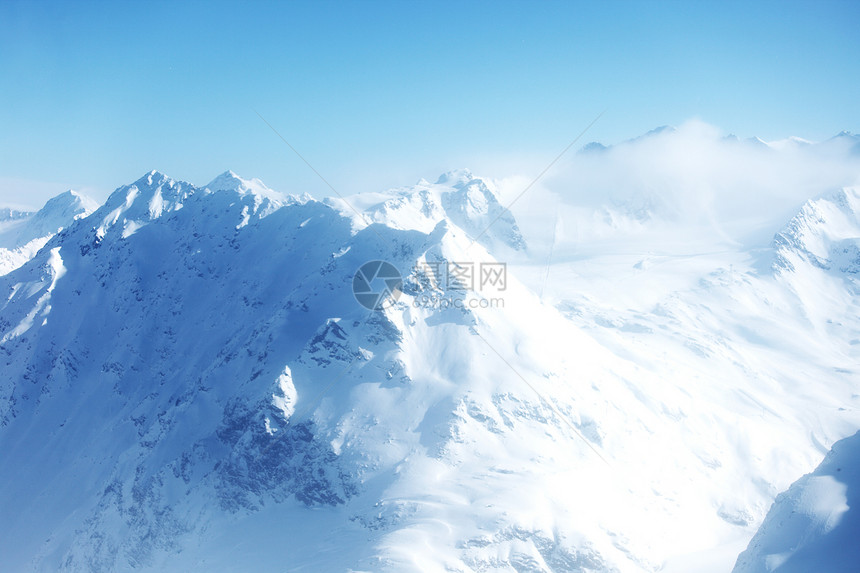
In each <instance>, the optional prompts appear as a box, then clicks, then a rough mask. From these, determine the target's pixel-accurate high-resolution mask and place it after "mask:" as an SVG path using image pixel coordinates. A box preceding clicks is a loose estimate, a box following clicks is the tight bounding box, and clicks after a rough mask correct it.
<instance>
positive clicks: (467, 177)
mask: <svg viewBox="0 0 860 573" xmlns="http://www.w3.org/2000/svg"><path fill="white" fill-rule="evenodd" d="M474 178H475V176H474V175H472V172H471V171H470V170H469V169H467V168H465V167H463V168H462V169H453V170H451V171H447V172H445V173H443V174H442V175H440V176H439V179H437V180H436V185H449V186H451V187H457V186H459V185H463V184H465V183H468V182H469V181H471V180H472V179H474Z"/></svg>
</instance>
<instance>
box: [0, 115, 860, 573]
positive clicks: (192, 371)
mask: <svg viewBox="0 0 860 573" xmlns="http://www.w3.org/2000/svg"><path fill="white" fill-rule="evenodd" d="M657 136H659V137H664V135H662V132H660V133H658V134H657V135H655V136H653V137H651V139H654V138H656V137H657ZM237 180H239V182H238V183H237V182H236V181H237ZM243 181H246V180H241V178H238V176H235V174H232V173H230V172H228V173H227V174H225V175H222V176H220V177H219V178H217V179H216V180H215V181H213V182H212V183H210V184H209V185H207V186H204V187H202V188H198V187H195V186H194V185H191V184H188V183H184V182H179V181H174V180H173V179H171V178H169V177H167V176H165V175H163V174H160V173H158V172H151V173H149V174H147V175H145V176H144V177H143V178H141V179H140V180H138V181H136V182H135V183H133V184H131V185H128V186H124V187H121V188H119V189H117V190H116V191H115V192H114V193H113V194H112V195H111V197H110V198H109V199H108V200H107V201H106V203H105V205H103V206H102V207H101V208H99V209H98V210H97V211H96V212H94V213H92V214H91V215H89V216H88V217H86V218H83V219H79V220H77V221H75V222H74V223H73V224H72V225H70V226H69V227H68V228H67V229H66V230H65V231H64V232H63V233H61V234H60V235H58V236H56V237H54V238H53V239H51V240H50V241H48V243H47V244H46V246H45V248H43V249H42V250H40V251H39V252H38V254H36V255H35V257H33V258H32V260H30V261H28V262H26V263H25V264H24V265H23V266H21V267H20V268H18V269H17V270H14V271H12V272H9V273H8V274H6V275H4V276H2V277H0V292H2V294H3V297H2V299H0V300H2V302H0V337H2V338H3V341H2V342H0V360H2V361H3V369H2V374H0V452H2V455H3V460H4V463H3V464H2V465H0V515H2V516H4V518H3V520H2V522H0V565H2V567H0V568H2V569H4V570H10V571H28V570H35V571H115V570H118V571H127V570H132V569H133V570H135V571H207V572H209V571H237V570H243V571H245V570H248V571H593V572H597V571H600V572H608V571H623V572H627V571H630V572H634V571H691V570H696V571H708V570H712V571H727V570H730V568H731V567H732V564H733V563H734V562H735V559H736V557H737V555H738V552H740V551H741V550H742V549H743V548H744V547H745V546H746V544H747V543H748V542H749V540H750V539H751V538H752V536H753V534H754V533H755V531H756V529H757V528H758V526H759V525H760V524H761V523H762V520H763V519H764V518H765V515H766V513H767V511H768V508H769V507H770V506H771V504H772V503H773V501H774V499H775V497H776V496H777V494H778V493H779V492H781V491H783V490H785V489H786V488H787V487H788V486H789V485H790V484H791V483H792V482H793V481H795V480H796V479H797V478H798V477H799V476H801V475H803V474H804V473H807V472H809V471H811V470H812V469H813V468H814V467H815V466H816V464H817V463H818V462H819V461H820V460H821V457H822V456H823V455H824V454H825V453H826V452H827V450H828V449H829V448H830V447H831V445H832V444H833V443H834V442H836V441H837V440H840V439H842V438H845V437H846V436H849V435H851V434H853V433H855V432H856V431H857V430H858V428H860V383H858V350H860V307H858V297H857V294H858V282H857V281H858V276H860V275H858V273H860V255H858V252H860V251H858V237H860V210H858V205H860V190H858V188H856V187H846V188H841V189H838V190H831V191H827V192H825V193H823V194H822V195H820V196H819V197H817V198H814V199H812V200H810V201H809V202H807V203H806V204H805V205H804V206H803V208H802V209H801V210H800V211H799V212H798V213H797V215H796V216H795V217H793V218H792V219H791V220H790V221H787V222H786V224H785V225H784V226H783V227H782V229H781V230H780V229H774V230H773V231H774V232H775V231H779V232H778V233H776V238H775V239H774V240H773V241H772V242H770V243H768V244H765V245H759V246H757V247H756V248H752V247H749V246H748V245H740V244H738V243H725V242H719V241H718V242H716V243H715V242H714V240H713V238H712V237H707V238H702V239H701V241H699V240H697V238H696V237H691V239H690V240H689V241H688V242H686V243H684V244H683V245H681V246H678V243H677V240H676V236H675V235H669V236H668V238H667V237H666V236H663V235H661V234H660V233H657V232H655V233H652V234H648V235H637V239H636V241H635V243H636V244H635V245H632V246H631V245H630V244H629V243H628V245H627V248H626V249H620V248H616V247H618V245H620V244H621V241H623V240H624V239H623V237H621V238H616V239H613V235H612V234H611V233H609V234H606V235H604V236H603V238H602V239H600V240H595V242H594V243H593V244H592V245H589V246H586V247H583V248H582V249H579V250H577V251H576V252H565V251H563V250H562V251H560V252H558V253H556V254H555V255H554V256H551V257H549V258H547V259H546V260H544V259H543V258H541V260H536V259H535V257H534V256H533V253H532V254H530V253H529V252H528V247H527V242H526V239H527V236H524V235H523V234H522V233H521V232H520V230H519V226H518V225H517V222H516V221H515V220H514V218H513V216H511V215H510V213H509V212H507V211H504V203H503V202H502V201H501V199H499V193H498V191H497V190H496V189H495V186H494V184H493V182H492V181H491V180H489V179H486V178H481V177H475V176H474V175H472V174H471V173H469V172H468V171H464V170H460V171H457V172H452V173H449V174H445V175H443V176H442V177H440V178H439V180H438V181H437V183H434V184H430V183H427V182H426V181H421V182H419V183H418V184H416V185H415V186H413V187H411V188H404V189H398V190H393V191H391V192H387V193H383V194H376V195H374V196H372V197H353V198H347V200H346V201H344V200H327V201H325V202H320V201H316V200H313V199H310V198H308V197H304V198H301V199H297V198H293V199H289V198H287V199H286V200H284V199H280V198H278V197H276V196H273V195H272V194H271V193H269V191H267V190H265V189H262V188H261V185H262V184H258V183H254V184H253V185H251V184H248V183H243ZM252 181H253V180H252ZM350 205H351V207H350ZM353 207H354V208H355V210H357V211H358V213H356V212H354V211H353ZM612 209H618V205H617V204H616V205H613V206H612ZM595 212H596V213H599V212H600V211H599V209H598V210H597V211H595ZM628 212H630V211H628ZM633 212H635V209H634V211H633ZM494 219H498V223H497V224H496V225H492V226H491V229H492V231H491V232H487V233H484V234H483V235H481V233H482V231H483V230H484V229H486V228H487V226H488V225H489V222H491V220H494ZM637 220H638V221H639V223H637V224H638V225H641V226H643V228H650V227H649V225H652V223H651V222H650V221H652V220H651V219H649V218H647V217H646V218H639V219H637ZM646 238H647V241H646ZM475 239H477V241H475ZM613 241H615V242H613ZM646 243H647V244H646ZM508 256H510V257H512V259H511V264H509V265H508V281H507V287H506V289H505V290H504V291H500V292H495V293H488V292H486V291H479V290H478V289H473V290H466V291H462V290H453V289H446V288H445V287H444V285H443V286H440V285H438V284H437V283H435V282H434V281H432V280H429V278H428V276H427V275H426V274H425V273H424V272H422V271H420V270H419V269H416V263H432V262H450V263H455V262H459V263H465V262H468V263H476V264H480V263H496V262H505V261H506V260H507V259H505V258H503V257H508ZM515 257H520V258H515ZM372 260H385V261H389V262H391V263H392V264H394V265H395V266H396V267H397V268H398V269H399V270H400V272H401V274H402V275H403V277H404V284H403V293H402V295H401V297H400V299H399V300H398V302H397V303H396V304H394V305H392V306H390V307H389V308H386V309H385V310H383V311H376V312H368V311H367V310H366V309H364V308H363V307H361V306H360V305H358V304H357V302H356V301H355V299H354V297H353V295H352V292H351V286H352V280H353V275H354V273H355V271H356V269H358V268H359V267H360V266H361V265H362V264H363V263H365V262H367V261H372ZM547 262H548V263H549V264H545V263H547ZM428 294H433V295H434V296H436V297H443V298H446V300H449V301H455V300H456V301H460V304H459V305H458V306H456V307H448V308H442V307H427V306H424V307H422V306H416V304H415V302H416V301H417V300H420V299H421V297H423V296H426V295H428ZM490 296H494V297H496V296H498V297H501V298H503V300H504V308H498V307H487V306H482V305H481V304H471V303H470V301H479V302H480V300H481V299H482V298H484V299H485V298H488V297H490ZM816 487H817V488H818V489H815V490H814V492H817V493H814V495H815V496H818V497H816V498H815V499H819V498H820V499H821V500H822V501H821V502H820V503H821V504H822V505H820V507H825V505H826V507H827V508H830V510H829V511H830V512H831V514H832V515H833V516H835V517H833V518H832V520H831V521H832V523H831V521H828V520H829V519H830V518H829V517H828V518H827V519H825V520H824V521H823V522H820V523H823V524H824V525H823V526H822V527H824V528H825V529H826V528H827V527H831V529H832V531H838V530H839V524H838V519H839V517H838V515H837V514H839V511H840V510H839V508H841V507H842V506H841V505H839V503H840V500H841V499H842V498H840V497H839V496H840V495H843V494H845V492H844V491H842V490H840V489H839V488H838V487H837V486H836V485H835V484H834V483H833V482H832V481H822V482H821V485H820V487H819V486H816ZM840 492H842V493H840ZM810 495H813V494H810ZM846 495H847V494H846ZM810 499H811V498H810ZM811 503H812V502H811ZM816 503H819V502H817V501H816V502H814V503H812V506H811V507H819V505H815V504H816ZM849 505H850V500H849ZM839 515H841V514H839ZM846 515H847V514H846ZM816 523H819V522H816ZM828 524H830V525H828ZM780 551H782V550H781V549H780ZM769 554H770V553H769Z"/></svg>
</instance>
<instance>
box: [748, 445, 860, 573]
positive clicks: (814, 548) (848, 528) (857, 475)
mask: <svg viewBox="0 0 860 573" xmlns="http://www.w3.org/2000/svg"><path fill="white" fill-rule="evenodd" d="M858 504H860V433H857V434H854V435H853V436H851V437H849V438H845V439H844V440H840V441H839V442H836V444H834V445H833V449H832V450H831V451H830V453H829V454H827V457H826V458H825V459H824V461H823V462H822V463H821V465H819V466H818V467H817V468H816V469H815V471H814V472H812V473H809V474H807V475H805V476H803V477H802V478H800V479H799V480H797V481H796V482H795V483H793V484H792V485H791V487H790V488H789V489H788V491H786V492H785V493H781V494H780V495H779V496H777V498H776V501H775V502H774V504H773V506H772V507H771V508H770V511H768V513H767V517H765V520H764V523H763V524H762V526H761V528H760V529H759V531H758V533H756V535H755V537H753V539H752V541H751V542H750V546H749V548H748V549H747V550H746V551H744V552H743V553H742V554H741V555H740V557H738V562H737V565H736V566H735V569H734V573H770V572H775V573H795V572H796V573H801V572H806V571H827V572H829V573H852V572H854V571H857V566H858V564H860V545H858V543H857V539H858V538H860V510H858Z"/></svg>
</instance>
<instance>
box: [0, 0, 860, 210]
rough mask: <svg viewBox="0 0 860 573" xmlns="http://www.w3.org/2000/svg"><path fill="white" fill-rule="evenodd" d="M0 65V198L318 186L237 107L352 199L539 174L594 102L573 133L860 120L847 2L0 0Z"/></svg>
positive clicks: (787, 129)
mask: <svg viewBox="0 0 860 573" xmlns="http://www.w3.org/2000/svg"><path fill="white" fill-rule="evenodd" d="M0 78H2V79H0V104H2V105H0V202H3V201H4V200H5V201H6V202H9V201H14V202H18V203H27V202H29V203H31V204H33V205H34V206H38V205H39V204H41V203H42V202H43V201H44V199H45V198H47V196H48V195H53V194H56V193H59V192H60V191H62V190H63V188H65V187H70V186H74V187H78V188H82V189H84V190H85V191H86V192H89V193H90V194H92V195H94V196H95V197H96V198H98V199H103V198H104V196H106V194H107V193H109V192H110V191H111V190H113V188H115V187H117V186H119V185H121V184H124V183H128V182H130V181H133V180H135V179H137V178H138V177H139V176H140V175H142V174H143V173H144V172H145V171H147V170H150V169H158V170H160V171H164V172H165V173H167V174H169V175H171V176H173V177H175V178H179V179H185V180H188V181H191V182H193V183H198V184H203V183H206V182H208V181H209V180H210V179H211V178H213V177H214V176H216V175H217V174H218V173H220V172H222V171H224V170H226V169H228V168H229V169H233V170H234V171H237V172H238V173H240V174H241V175H243V176H246V177H260V178H262V179H263V180H264V181H265V182H266V183H267V184H268V185H269V186H271V187H273V188H276V189H278V190H282V191H288V192H302V191H308V192H310V193H311V194H314V195H318V196H321V195H326V194H330V191H328V189H327V188H326V187H325V185H324V184H323V183H322V182H321V181H319V180H318V179H317V178H316V176H315V175H314V174H313V173H312V172H311V171H310V170H309V169H308V168H307V167H306V166H305V165H304V164H303V163H302V162H301V161H300V160H299V159H298V158H297V157H296V156H295V155H293V153H292V152H291V151H290V150H289V148H288V147H287V146H286V145H284V143H283V142H281V141H280V140H279V139H278V138H277V136H275V134H274V133H272V132H271V130H270V129H269V128H268V127H267V126H266V125H265V124H264V123H263V122H262V121H261V120H260V118H259V117H258V116H257V115H256V113H255V110H256V111H257V112H259V113H260V114H261V115H263V116H264V117H265V118H266V119H267V120H268V121H269V122H271V123H272V124H273V125H274V126H275V127H276V128H277V129H278V130H279V131H280V133H281V134H282V135H283V136H284V137H285V138H286V139H287V140H288V141H289V142H290V143H291V144H292V145H294V146H295V147H296V148H297V149H299V150H300V151H301V152H302V154H303V155H304V156H305V157H306V158H307V159H308V161H310V162H311V164H313V165H314V166H315V167H316V168H317V169H318V170H319V171H320V172H321V173H322V174H323V175H325V176H326V178H327V179H328V180H329V181H330V182H331V183H332V184H333V185H334V186H335V187H336V188H337V189H338V190H339V191H340V192H342V193H344V194H349V193H353V192H357V191H365V190H374V189H376V188H379V187H388V186H392V185H405V184H410V183H412V182H414V180H416V179H417V178H418V177H420V176H425V177H428V178H430V177H433V176H435V175H436V174H437V173H438V172H440V171H442V170H446V169H450V168H455V167H459V166H465V165H468V166H473V168H476V169H479V170H483V171H484V172H486V171H487V170H498V171H504V170H505V169H508V170H517V169H518V170H521V171H526V172H527V171H528V170H530V169H531V170H540V168H541V167H543V166H544V165H545V164H546V163H547V162H549V160H551V159H552V157H554V156H555V154H557V153H558V152H559V151H560V150H561V149H563V148H564V147H565V145H567V144H568V143H569V142H570V141H571V139H572V138H573V137H575V136H576V134H577V133H579V131H581V130H582V128H583V127H584V126H585V125H587V124H588V123H589V122H590V121H591V120H592V119H593V118H594V117H595V116H596V115H597V114H598V113H600V112H601V111H603V110H604V109H606V110H607V111H606V114H605V115H604V116H603V117H602V118H601V120H600V121H599V122H598V123H597V124H596V125H595V126H594V127H593V128H592V130H591V131H590V132H589V133H588V134H587V136H586V137H585V138H584V139H583V141H582V142H581V143H586V142H587V141H589V140H598V141H601V142H604V143H615V142H617V141H619V140H623V139H626V138H630V137H634V136H636V135H639V134H641V133H643V132H645V131H648V130H649V129H652V128H654V127H656V126H659V125H663V124H674V125H677V124H679V123H681V122H683V121H684V120H686V119H689V118H693V117H697V118H700V119H702V120H704V121H707V122H709V123H712V124H714V125H717V126H719V127H720V128H722V129H724V130H725V131H727V132H734V133H737V134H738V135H740V136H752V135H758V136H761V137H762V138H764V139H778V138H782V137H786V136H788V135H798V136H801V137H806V138H808V139H813V140H820V139H825V138H827V137H830V136H831V135H834V134H835V133H837V132H838V131H840V130H843V129H847V130H849V131H854V132H857V131H860V2H858V1H847V2H828V1H809V2H786V1H781V2H706V1H691V2H662V3H656V2H594V1H590V2H540V3H533V2H462V1H461V2H415V1H403V2H374V1H360V2H358V1H356V2H313V3H312V2H283V3H281V2H278V3H276V2H257V3H253V2H250V3H238V2H140V3H137V2H104V3H102V2H48V1H38V2H19V1H16V0H3V2H0ZM485 174H488V175H499V176H501V175H505V174H506V173H485ZM525 174H528V173H525Z"/></svg>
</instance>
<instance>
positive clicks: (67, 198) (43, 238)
mask: <svg viewBox="0 0 860 573" xmlns="http://www.w3.org/2000/svg"><path fill="white" fill-rule="evenodd" d="M97 206H98V205H96V204H95V203H94V202H93V201H92V200H91V199H89V198H87V197H84V196H83V195H80V194H78V193H76V192H74V191H66V192H65V193H61V194H60V195H57V196H56V197H54V198H53V199H50V200H49V201H48V202H47V203H45V206H44V207H42V208H41V209H40V210H39V211H37V212H35V213H27V212H21V211H14V210H11V209H7V210H5V212H0V274H6V273H8V272H9V271H11V270H13V269H16V268H18V267H19V266H21V265H22V264H24V262H26V261H28V260H29V259H30V258H32V257H33V255H35V254H36V252H37V251H38V250H39V249H40V248H42V246H43V245H44V244H45V243H47V242H48V239H50V238H51V237H53V236H54V235H55V234H56V233H57V232H59V231H60V230H61V229H63V228H64V227H68V226H69V225H70V224H71V223H72V221H74V220H75V219H79V218H81V217H85V216H86V215H89V214H90V213H92V212H93V211H95V209H96V207H97Z"/></svg>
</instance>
